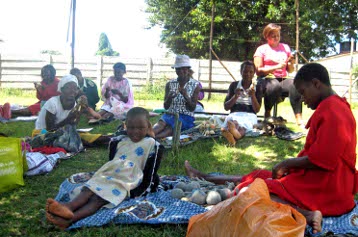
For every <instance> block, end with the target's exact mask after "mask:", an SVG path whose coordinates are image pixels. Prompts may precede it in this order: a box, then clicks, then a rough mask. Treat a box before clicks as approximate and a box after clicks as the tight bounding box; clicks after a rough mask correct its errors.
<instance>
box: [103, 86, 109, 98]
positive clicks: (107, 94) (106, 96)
mask: <svg viewBox="0 0 358 237" xmlns="http://www.w3.org/2000/svg"><path fill="white" fill-rule="evenodd" d="M109 91H110V89H109V88H108V87H107V88H106V92H105V93H104V97H105V98H106V99H108V98H109Z"/></svg>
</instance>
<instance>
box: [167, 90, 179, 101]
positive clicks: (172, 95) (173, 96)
mask: <svg viewBox="0 0 358 237" xmlns="http://www.w3.org/2000/svg"><path fill="white" fill-rule="evenodd" d="M177 94H178V93H177V92H175V91H170V92H169V94H168V97H169V98H170V99H173V98H175V97H176V96H177Z"/></svg>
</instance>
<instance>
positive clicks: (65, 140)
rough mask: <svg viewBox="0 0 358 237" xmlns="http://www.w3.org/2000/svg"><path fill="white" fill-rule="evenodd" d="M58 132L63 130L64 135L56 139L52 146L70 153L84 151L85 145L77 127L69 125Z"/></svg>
mask: <svg viewBox="0 0 358 237" xmlns="http://www.w3.org/2000/svg"><path fill="white" fill-rule="evenodd" d="M58 130H61V131H62V132H63V134H62V135H61V136H59V137H57V138H56V139H55V141H54V142H53V144H52V145H53V146H54V147H61V148H63V149H65V150H66V151H68V152H80V151H82V150H83V144H82V141H81V138H80V135H79V134H78V132H77V130H76V126H75V125H70V124H67V125H65V126H63V127H62V128H59V129H58ZM58 130H57V131H58Z"/></svg>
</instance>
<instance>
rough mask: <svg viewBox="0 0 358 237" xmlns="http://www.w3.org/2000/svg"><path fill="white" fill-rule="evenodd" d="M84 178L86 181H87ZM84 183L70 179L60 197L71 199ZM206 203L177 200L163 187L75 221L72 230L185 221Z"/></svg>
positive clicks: (200, 210) (59, 194)
mask: <svg viewBox="0 0 358 237" xmlns="http://www.w3.org/2000/svg"><path fill="white" fill-rule="evenodd" d="M83 181H84V180H83ZM81 185H83V183H81V182H79V183H73V182H71V181H70V179H66V180H65V181H64V182H63V183H62V184H61V186H60V190H59V193H58V195H57V196H56V200H57V201H60V202H68V201H70V196H71V192H72V191H73V190H74V189H75V188H76V187H79V186H81ZM205 211H206V209H205V208H204V207H202V206H199V205H196V204H193V203H190V202H184V201H181V200H178V199H174V198H172V197H171V196H170V193H169V192H166V191H164V190H160V191H158V192H156V193H150V194H148V195H147V196H145V197H138V198H134V199H126V200H124V201H123V202H122V203H121V204H119V205H118V206H116V207H114V208H106V207H103V208H101V209H100V210H99V211H98V212H96V213H95V214H94V215H92V216H89V217H87V218H84V219H82V220H80V221H77V222H75V223H73V224H72V225H71V226H70V227H69V228H68V229H76V228H81V227H90V226H103V225H106V224H109V223H114V224H139V223H145V224H164V223H167V224H185V223H188V222H189V219H190V217H192V216H193V215H197V214H200V213H203V212H205Z"/></svg>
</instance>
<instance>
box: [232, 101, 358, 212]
mask: <svg viewBox="0 0 358 237" xmlns="http://www.w3.org/2000/svg"><path fill="white" fill-rule="evenodd" d="M307 128H310V129H309V132H308V135H307V138H306V143H305V145H304V148H303V150H302V151H301V152H300V153H299V154H298V157H302V156H308V159H309V161H310V162H311V163H313V164H315V165H316V166H318V167H320V168H321V169H306V170H303V169H297V170H291V171H290V173H289V174H288V175H287V176H285V177H283V178H281V179H271V178H270V177H271V172H269V171H264V170H262V171H254V172H252V173H250V174H248V175H246V176H244V177H243V180H242V181H244V183H241V184H240V185H239V187H238V188H241V187H244V186H246V185H248V183H251V182H252V181H253V179H254V178H263V179H265V182H266V184H267V186H268V188H269V190H270V193H273V194H276V195H277V196H279V197H280V198H281V199H283V200H286V201H289V202H291V203H293V204H295V205H297V206H298V207H300V208H303V209H306V210H312V211H314V210H319V211H321V212H322V214H323V215H324V216H336V215H342V214H344V213H347V212H349V211H350V210H351V209H353V207H354V206H355V203H354V194H355V193H356V192H357V190H356V188H357V186H358V184H357V181H356V180H357V177H358V175H356V169H355V164H356V122H355V119H354V117H353V114H352V111H351V110H350V106H349V104H348V103H347V101H346V99H344V98H340V97H338V96H336V95H332V96H330V97H328V98H326V99H325V100H323V101H322V102H321V103H320V104H319V105H318V107H317V109H316V111H315V112H314V114H313V115H312V117H311V118H310V120H309V121H308V123H307Z"/></svg>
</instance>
